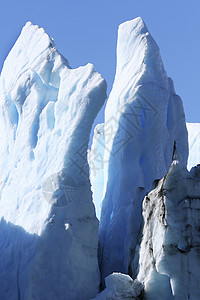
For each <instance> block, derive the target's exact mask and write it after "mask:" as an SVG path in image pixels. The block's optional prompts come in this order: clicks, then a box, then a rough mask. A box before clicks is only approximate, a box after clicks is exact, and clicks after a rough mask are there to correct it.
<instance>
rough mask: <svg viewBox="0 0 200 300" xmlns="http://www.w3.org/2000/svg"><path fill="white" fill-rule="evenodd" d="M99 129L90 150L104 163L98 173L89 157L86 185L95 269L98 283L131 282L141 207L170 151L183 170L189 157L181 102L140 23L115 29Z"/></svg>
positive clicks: (167, 163)
mask: <svg viewBox="0 0 200 300" xmlns="http://www.w3.org/2000/svg"><path fill="white" fill-rule="evenodd" d="M98 126H99V125H98ZM100 126H101V130H99V127H98V128H96V131H95V134H94V142H93V146H92V149H93V153H94V152H95V151H96V152H95V153H96V154H98V153H99V154H100V155H101V156H102V155H103V171H102V168H100V165H99V162H98V161H97V160H95V155H93V156H92V154H90V156H91V157H93V160H92V163H93V165H95V162H96V168H95V170H93V169H92V170H91V175H90V177H91V184H92V190H93V193H94V202H95V203H96V204H97V205H99V202H101V205H102V208H101V218H100V225H99V240H100V241H99V264H100V269H101V275H102V281H103V280H104V279H105V278H106V277H107V276H108V275H109V274H111V273H112V272H122V273H126V274H129V275H131V276H133V277H134V272H135V270H134V264H133V258H134V254H135V249H136V245H137V238H138V233H139V231H140V224H141V219H142V217H141V215H142V200H143V198H144V196H145V195H146V193H147V192H149V191H150V190H151V189H152V187H153V182H154V181H155V180H157V179H160V178H162V177H163V176H164V175H165V174H166V172H167V171H168V169H169V167H170V165H171V162H172V157H173V152H174V149H175V148H176V151H177V152H178V153H179V157H180V160H181V161H182V163H183V164H184V165H186V164H187V157H188V140H187V138H188V137H187V129H186V124H185V115H184V109H183V104H182V101H181V99H180V97H179V96H178V95H176V93H175V90H174V86H173V81H172V79H170V78H168V77H167V74H166V71H165V69H164V66H163V63H162V60H161V56H160V52H159V48H158V46H157V44H156V42H155V41H154V39H153V38H152V36H151V35H150V33H149V31H148V29H147V27H146V25H145V23H144V22H143V20H142V19H141V18H140V17H139V18H136V19H134V20H131V21H128V22H125V23H123V24H121V25H120V26H119V31H118V42H117V69H116V76H115V81H114V84H113V88H112V91H111V93H110V96H109V98H108V102H107V105H106V109H105V123H104V125H103V124H101V125H100ZM90 165H91V162H90ZM99 195H100V196H102V197H101V198H102V199H100V197H99ZM95 198H96V199H95Z"/></svg>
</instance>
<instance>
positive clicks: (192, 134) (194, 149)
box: [187, 123, 200, 170]
mask: <svg viewBox="0 0 200 300" xmlns="http://www.w3.org/2000/svg"><path fill="white" fill-rule="evenodd" d="M187 130H188V140H189V157H188V169H189V170H190V169H191V168H192V167H194V166H195V165H198V164H200V123H187Z"/></svg>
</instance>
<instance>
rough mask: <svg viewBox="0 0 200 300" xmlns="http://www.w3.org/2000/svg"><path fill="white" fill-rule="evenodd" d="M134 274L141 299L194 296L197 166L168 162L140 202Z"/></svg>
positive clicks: (198, 235) (199, 286) (199, 266)
mask: <svg viewBox="0 0 200 300" xmlns="http://www.w3.org/2000/svg"><path fill="white" fill-rule="evenodd" d="M143 219H144V225H143V229H142V242H141V245H140V251H139V267H138V269H139V274H138V277H137V279H138V280H139V281H140V282H141V283H143V284H144V287H145V288H144V290H145V299H148V300H157V299H158V300H160V299H162V300H165V299H166V300H169V299H177V300H181V299H191V300H196V299H200V277H199V275H198V274H199V270H200V260H199V257H200V167H194V168H193V169H192V170H191V172H188V171H187V169H186V167H185V165H183V164H182V163H181V162H179V161H178V160H174V161H173V163H172V165H171V167H170V170H169V172H168V173H167V174H166V175H165V176H164V177H163V178H162V179H161V180H160V181H159V182H158V184H157V186H156V188H155V189H154V190H153V191H151V192H150V193H149V194H148V195H147V196H146V197H145V199H144V202H143Z"/></svg>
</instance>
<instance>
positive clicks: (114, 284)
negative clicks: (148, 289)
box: [93, 273, 144, 300]
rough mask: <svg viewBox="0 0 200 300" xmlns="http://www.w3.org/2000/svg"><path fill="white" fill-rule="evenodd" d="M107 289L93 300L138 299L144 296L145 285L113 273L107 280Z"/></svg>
mask: <svg viewBox="0 0 200 300" xmlns="http://www.w3.org/2000/svg"><path fill="white" fill-rule="evenodd" d="M105 284H106V288H105V290H104V291H103V292H101V293H100V294H99V295H97V297H96V298H95V299H93V300H122V299H124V300H125V299H127V300H128V299H138V297H139V296H140V295H141V294H142V291H143V288H144V287H143V285H142V284H141V283H140V282H139V281H138V280H137V279H136V280H134V281H133V279H132V278H131V277H130V276H128V275H126V274H121V273H113V274H111V275H109V276H108V277H106V279H105Z"/></svg>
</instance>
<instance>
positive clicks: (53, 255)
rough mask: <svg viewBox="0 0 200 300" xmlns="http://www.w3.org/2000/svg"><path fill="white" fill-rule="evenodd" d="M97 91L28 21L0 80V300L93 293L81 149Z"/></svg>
mask: <svg viewBox="0 0 200 300" xmlns="http://www.w3.org/2000/svg"><path fill="white" fill-rule="evenodd" d="M105 98H106V83H105V81H104V80H103V79H102V77H101V76H100V75H99V74H98V73H96V72H95V71H94V67H93V65H91V64H88V65H86V66H84V67H79V68H77V69H71V68H70V66H69V64H68V62H67V60H66V59H64V58H63V57H62V56H61V55H60V54H59V53H58V51H57V50H56V48H55V45H54V41H53V39H52V38H50V37H49V36H48V35H47V34H46V33H45V32H44V30H43V29H42V28H39V27H38V26H33V25H32V24H31V23H30V22H29V23H27V24H26V26H25V27H24V28H23V30H22V33H21V35H20V37H19V38H18V40H17V42H16V44H15V45H14V47H13V49H12V50H11V52H10V53H9V55H8V57H7V59H6V61H5V63H4V67H3V71H2V74H1V78H0V128H1V130H0V141H1V144H0V218H1V222H0V249H1V251H0V252H1V255H0V298H1V299H2V300H8V299H9V300H19V299H20V300H27V299H29V300H31V299H42V300H45V299H46V300H49V299H59V300H64V299H65V300H66V299H70V300H73V299H74V300H78V299H80V300H84V299H85V300H86V299H87V300H88V299H90V298H92V297H94V296H95V295H96V294H97V293H98V288H99V269H98V261H97V244H98V237H97V231H98V220H97V219H96V216H95V209H94V205H93V203H92V194H91V189H90V182H89V175H88V164H87V147H88V140H89V134H90V130H91V126H92V123H93V121H94V119H95V117H96V115H97V113H98V111H99V110H100V108H101V106H102V105H103V103H104V100H105Z"/></svg>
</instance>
